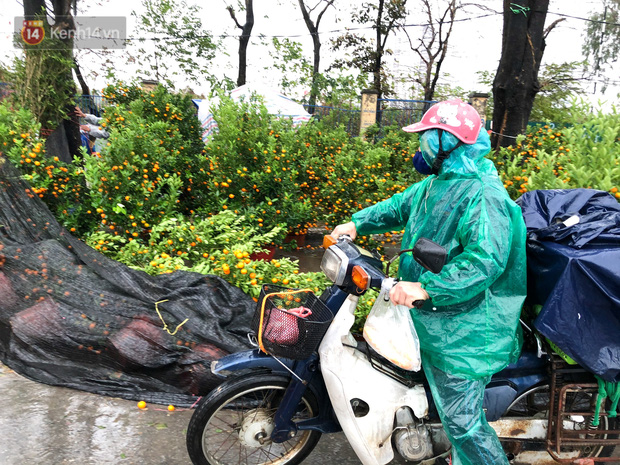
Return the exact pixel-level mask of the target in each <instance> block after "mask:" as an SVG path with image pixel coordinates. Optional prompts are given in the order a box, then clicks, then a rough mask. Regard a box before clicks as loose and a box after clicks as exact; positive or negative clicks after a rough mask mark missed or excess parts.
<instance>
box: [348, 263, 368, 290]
mask: <svg viewBox="0 0 620 465" xmlns="http://www.w3.org/2000/svg"><path fill="white" fill-rule="evenodd" d="M351 279H352V280H353V282H354V283H355V285H356V286H357V287H358V288H360V289H368V286H369V285H370V276H368V273H366V270H364V268H362V267H361V266H359V265H355V266H354V267H353V270H352V271H351Z"/></svg>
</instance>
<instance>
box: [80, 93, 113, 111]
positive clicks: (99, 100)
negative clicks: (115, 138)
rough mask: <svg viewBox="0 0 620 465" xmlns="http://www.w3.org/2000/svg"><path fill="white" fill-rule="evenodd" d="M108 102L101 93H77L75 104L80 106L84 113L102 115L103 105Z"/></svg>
mask: <svg viewBox="0 0 620 465" xmlns="http://www.w3.org/2000/svg"><path fill="white" fill-rule="evenodd" d="M107 104H108V102H107V100H106V99H105V98H104V97H102V96H101V95H76V96H75V105H76V106H78V107H80V110H82V111H83V112H84V113H89V114H91V115H95V116H102V112H103V107H105V106H106V105H107Z"/></svg>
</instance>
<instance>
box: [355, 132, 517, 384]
mask: <svg viewBox="0 0 620 465" xmlns="http://www.w3.org/2000/svg"><path fill="white" fill-rule="evenodd" d="M442 142H443V147H454V146H455V145H456V142H457V140H456V138H455V137H454V136H453V135H452V134H450V133H447V132H444V134H443V139H442ZM420 145H421V149H422V154H423V156H424V158H425V160H426V161H427V163H428V164H429V165H431V166H432V162H433V157H434V155H433V154H436V153H437V147H438V131H437V130H429V131H425V132H424V133H422V135H421V138H420ZM489 150H490V140H489V136H488V134H487V133H486V132H485V131H484V130H482V131H480V135H479V136H478V140H477V141H476V143H474V144H472V145H462V146H461V147H459V148H457V149H456V150H454V151H453V152H452V153H451V154H450V156H449V157H448V158H447V159H446V160H445V161H444V164H443V166H442V169H441V171H440V173H439V175H438V176H435V175H431V176H428V177H427V178H425V179H424V180H423V181H421V182H419V183H416V184H414V185H412V186H411V187H409V188H408V189H407V190H406V191H404V192H402V193H400V194H396V195H394V196H393V197H391V198H389V199H388V200H385V201H383V202H381V203H378V204H376V205H373V206H372V207H369V208H366V209H364V210H361V211H359V212H357V213H355V214H354V215H353V222H354V223H355V226H356V228H357V233H358V234H360V235H365V234H378V233H383V232H388V231H393V230H401V229H403V228H404V229H405V232H404V235H403V239H402V244H401V248H402V249H410V248H412V247H413V246H414V244H415V242H416V241H417V240H418V239H419V238H420V237H426V238H428V239H431V240H433V241H435V242H437V243H439V244H441V245H442V246H444V247H445V248H446V250H447V251H448V259H447V261H446V265H445V266H444V268H443V270H442V271H441V272H440V273H439V274H433V273H431V272H429V271H426V270H425V269H423V268H422V267H421V266H420V265H419V264H417V263H416V262H415V261H414V259H413V256H412V255H411V253H407V254H404V255H402V256H401V260H400V266H399V276H400V277H401V278H402V279H403V280H405V281H412V282H418V281H419V282H420V283H422V285H423V287H424V288H425V289H426V291H427V292H428V294H429V296H430V300H429V301H427V303H426V304H425V305H424V307H423V308H422V309H412V310H411V315H412V318H413V321H414V323H415V327H416V331H417V333H418V336H419V338H420V347H421V350H422V355H423V358H424V359H425V360H426V361H427V362H429V363H430V364H432V365H433V366H435V367H437V368H439V369H440V370H442V371H444V372H447V373H452V374H454V375H457V376H459V377H462V378H466V379H479V378H482V377H485V376H489V375H492V374H493V373H496V372H498V371H499V370H501V369H502V368H504V367H505V366H506V365H508V363H511V362H514V361H516V359H517V358H518V355H519V352H520V349H521V332H520V327H519V316H520V312H521V306H522V304H523V300H524V298H525V293H526V262H525V233H526V230H525V224H524V221H523V218H522V216H521V210H520V208H519V207H518V206H517V205H516V204H515V203H514V202H513V201H512V200H511V199H510V198H509V196H508V194H507V192H506V190H505V189H504V186H503V185H502V182H501V180H500V179H499V176H498V174H497V171H496V169H495V167H494V166H493V163H492V162H491V161H490V160H488V159H486V158H484V156H485V155H486V154H487V153H489Z"/></svg>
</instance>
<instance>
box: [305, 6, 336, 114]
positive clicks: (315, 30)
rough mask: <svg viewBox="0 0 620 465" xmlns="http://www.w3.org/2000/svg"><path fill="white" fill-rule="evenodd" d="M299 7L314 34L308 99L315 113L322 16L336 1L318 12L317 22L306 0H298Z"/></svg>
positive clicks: (309, 110)
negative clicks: (311, 16) (313, 18)
mask: <svg viewBox="0 0 620 465" xmlns="http://www.w3.org/2000/svg"><path fill="white" fill-rule="evenodd" d="M298 3H299V8H300V9H301V14H302V16H303V18H304V22H305V23H306V27H307V28H308V31H309V32H310V34H311V35H312V45H313V58H314V60H313V65H312V84H311V87H310V98H309V99H308V105H309V108H308V113H310V114H314V107H315V105H316V100H317V96H318V93H319V89H318V83H317V79H318V76H319V71H320V69H321V68H320V65H321V38H320V37H319V24H320V22H321V18H322V17H323V14H325V12H326V11H327V9H328V8H329V7H330V6H331V5H332V4H333V3H334V0H329V1H328V2H327V3H326V4H325V7H324V8H323V10H321V12H320V13H319V14H318V16H317V19H316V24H315V23H314V22H312V19H311V18H310V13H309V12H308V9H307V8H306V5H305V3H304V0H298Z"/></svg>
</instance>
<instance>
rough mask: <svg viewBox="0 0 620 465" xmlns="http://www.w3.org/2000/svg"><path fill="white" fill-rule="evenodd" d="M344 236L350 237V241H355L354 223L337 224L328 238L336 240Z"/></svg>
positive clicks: (355, 230)
mask: <svg viewBox="0 0 620 465" xmlns="http://www.w3.org/2000/svg"><path fill="white" fill-rule="evenodd" d="M345 234H348V235H349V236H350V237H351V240H355V238H356V237H357V229H356V228H355V223H354V222H353V221H349V222H348V223H344V224H339V225H338V226H336V227H335V228H334V230H333V231H332V233H331V234H330V236H332V237H333V238H334V239H336V240H337V239H338V238H339V237H340V236H344V235H345Z"/></svg>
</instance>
